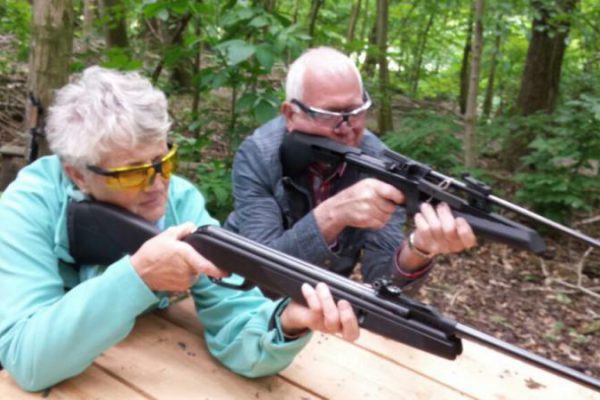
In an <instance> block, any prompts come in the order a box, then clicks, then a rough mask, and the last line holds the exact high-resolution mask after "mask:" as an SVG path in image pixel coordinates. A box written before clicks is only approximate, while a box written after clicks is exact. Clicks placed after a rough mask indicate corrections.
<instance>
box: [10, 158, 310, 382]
mask: <svg viewBox="0 0 600 400" xmlns="http://www.w3.org/2000/svg"><path fill="white" fill-rule="evenodd" d="M82 198H83V194H82V193H81V192H79V191H78V190H77V189H76V187H74V185H73V183H72V182H71V181H70V179H69V178H68V177H67V176H66V175H65V174H64V173H63V170H62V166H61V164H60V161H59V160H58V158H57V157H56V156H48V157H43V158H41V159H39V160H38V161H36V162H35V163H33V164H32V165H30V166H28V167H26V168H24V169H23V170H21V172H20V173H19V175H18V176H17V179H16V180H15V181H14V182H13V183H12V184H11V185H10V186H9V187H8V188H7V190H6V191H5V192H4V193H3V195H2V197H1V198H0V363H1V364H2V365H3V366H4V368H5V369H6V370H7V371H8V373H9V374H10V375H11V376H12V377H13V378H14V379H15V380H16V382H17V383H18V384H19V385H20V386H21V387H22V388H23V389H25V390H31V391H35V390H41V389H44V388H47V387H49V386H51V385H54V384H56V383H58V382H60V381H62V380H64V379H67V378H69V377H73V376H75V375H78V374H80V373H81V372H83V371H84V370H85V369H86V368H87V367H88V366H89V365H90V364H91V363H92V362H93V361H94V359H95V358H96V357H98V355H100V353H102V352H103V351H104V350H106V349H108V348H109V347H111V346H113V345H115V344H117V343H119V342H120V341H121V340H123V339H124V338H125V337H126V336H127V335H128V334H129V332H130V331H131V330H132V328H133V326H134V323H135V319H136V318H137V317H138V316H139V315H141V314H142V313H144V312H145V311H148V310H151V309H153V308H156V307H157V306H158V304H159V302H160V304H161V305H164V304H165V300H166V298H162V299H161V296H162V295H161V294H159V293H155V292H153V291H152V290H150V289H149V288H148V286H146V284H145V283H144V282H143V281H142V280H141V278H140V277H139V275H138V274H137V273H136V272H135V270H134V269H133V267H132V265H131V262H130V259H129V257H128V256H125V257H123V258H122V259H120V260H118V261H117V262H115V263H114V264H112V265H109V266H108V267H107V268H106V270H105V271H104V272H103V273H101V274H99V275H97V276H94V277H92V278H91V279H87V278H85V277H83V275H84V274H81V273H80V272H81V271H80V270H79V269H78V268H76V267H75V266H74V265H73V261H74V260H73V258H72V257H71V255H70V254H69V244H68V234H67V225H66V210H67V204H68V201H69V199H73V200H81V199H82ZM188 221H191V222H193V223H195V224H196V225H198V226H200V225H206V224H217V221H216V220H214V219H213V218H212V217H211V216H210V215H209V214H208V212H207V211H206V209H205V202H204V198H203V197H202V195H201V194H200V193H199V192H198V191H197V190H196V189H195V188H194V187H193V185H192V184H190V183H189V182H187V181H185V180H183V179H181V178H178V177H172V178H171V181H170V184H169V193H168V205H167V211H166V215H165V217H164V225H165V228H167V227H169V226H173V225H177V224H181V223H183V222H188ZM191 293H192V296H193V298H194V302H195V304H196V309H197V313H198V317H199V319H200V321H201V322H202V325H203V326H204V335H205V338H206V343H207V346H208V350H209V351H210V352H211V354H212V355H213V356H214V357H216V358H217V359H218V360H220V361H221V362H222V363H223V364H224V365H225V366H226V367H227V368H229V369H231V370H233V371H235V372H237V373H239V374H241V375H244V376H247V377H258V376H264V375H271V374H274V373H276V372H278V371H280V370H281V369H283V368H285V367H286V366H287V365H289V363H290V362H291V361H292V360H293V358H294V356H295V355H296V354H297V353H298V352H299V351H300V350H301V349H302V348H303V347H304V345H305V344H306V343H307V341H308V336H305V337H302V338H300V339H298V340H293V341H286V340H285V338H284V337H283V333H282V331H281V326H280V323H279V318H278V317H279V315H278V314H279V313H280V312H281V309H282V308H283V307H282V306H283V304H282V303H281V302H272V301H271V300H268V299H266V298H265V297H263V296H262V294H261V293H260V291H259V290H258V289H254V290H251V291H249V292H242V291H236V290H232V289H226V288H222V287H220V286H217V285H214V284H213V283H212V282H210V281H209V280H208V279H207V278H206V277H205V276H203V277H201V278H200V279H199V280H198V281H197V282H196V284H195V285H194V286H193V287H192V288H191ZM270 327H273V328H270Z"/></svg>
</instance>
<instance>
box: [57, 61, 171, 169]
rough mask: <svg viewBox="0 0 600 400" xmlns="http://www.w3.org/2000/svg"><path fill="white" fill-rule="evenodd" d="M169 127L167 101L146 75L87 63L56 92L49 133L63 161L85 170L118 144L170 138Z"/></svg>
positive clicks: (133, 144)
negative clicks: (75, 77) (71, 80)
mask: <svg viewBox="0 0 600 400" xmlns="http://www.w3.org/2000/svg"><path fill="white" fill-rule="evenodd" d="M170 127H171V121H170V118H169V114H168V111H167V99H166V97H165V95H164V93H163V92H162V91H160V90H158V89H155V88H154V87H153V86H152V84H151V83H150V81H149V80H148V79H146V78H144V77H142V76H140V75H139V74H138V73H135V72H118V71H112V70H109V69H105V68H101V67H89V68H87V69H86V70H85V71H83V73H82V74H81V76H79V77H78V78H77V79H76V80H75V81H73V82H72V83H69V84H68V85H66V86H64V87H63V88H62V89H60V90H59V91H58V92H57V93H56V97H55V99H54V103H53V105H52V106H51V107H50V109H49V113H48V120H47V122H46V134H47V137H48V144H49V146H50V149H51V150H52V151H53V152H54V153H55V154H57V155H58V156H59V157H60V158H61V160H63V161H65V162H68V163H70V164H72V165H74V166H76V167H78V168H82V167H85V165H87V164H97V163H98V162H99V161H100V160H101V159H102V157H103V156H105V155H107V154H109V153H110V152H111V151H113V150H115V148H121V149H134V148H136V147H137V146H139V145H140V144H142V143H144V144H153V143H157V142H160V141H163V140H166V138H167V133H168V131H169V128H170Z"/></svg>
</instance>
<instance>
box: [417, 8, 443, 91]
mask: <svg viewBox="0 0 600 400" xmlns="http://www.w3.org/2000/svg"><path fill="white" fill-rule="evenodd" d="M436 13H437V6H436V7H435V8H434V9H433V11H432V12H431V14H430V15H429V20H428V21H427V25H426V26H425V29H424V31H423V32H422V33H421V35H420V37H419V42H418V45H417V51H416V55H415V62H414V66H413V79H412V85H411V95H412V97H416V96H417V92H418V90H419V79H420V78H421V64H422V63H423V54H424V53H425V48H426V47H427V39H428V36H429V30H430V29H431V26H432V25H433V20H434V19H435V14H436Z"/></svg>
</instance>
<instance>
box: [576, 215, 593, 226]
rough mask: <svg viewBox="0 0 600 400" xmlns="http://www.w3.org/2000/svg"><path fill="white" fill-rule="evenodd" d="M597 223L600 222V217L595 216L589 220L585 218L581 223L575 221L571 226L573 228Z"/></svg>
mask: <svg viewBox="0 0 600 400" xmlns="http://www.w3.org/2000/svg"><path fill="white" fill-rule="evenodd" d="M598 221H600V215H596V216H595V217H590V218H586V219H584V220H581V221H577V222H575V223H574V224H573V226H580V225H587V224H593V223H594V222H598Z"/></svg>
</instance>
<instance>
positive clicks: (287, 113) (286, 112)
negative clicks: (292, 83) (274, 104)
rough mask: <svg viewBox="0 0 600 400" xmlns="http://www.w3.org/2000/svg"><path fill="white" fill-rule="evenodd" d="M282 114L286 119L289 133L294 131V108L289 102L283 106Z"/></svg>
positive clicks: (285, 102)
mask: <svg viewBox="0 0 600 400" xmlns="http://www.w3.org/2000/svg"><path fill="white" fill-rule="evenodd" d="M281 114H282V115H283V117H284V118H285V127H286V128H287V130H288V131H290V132H291V131H293V130H294V114H295V112H294V106H293V105H292V104H291V103H290V102H289V101H284V102H283V103H282V104H281Z"/></svg>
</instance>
